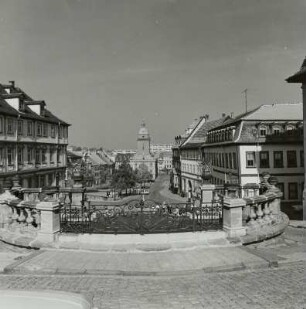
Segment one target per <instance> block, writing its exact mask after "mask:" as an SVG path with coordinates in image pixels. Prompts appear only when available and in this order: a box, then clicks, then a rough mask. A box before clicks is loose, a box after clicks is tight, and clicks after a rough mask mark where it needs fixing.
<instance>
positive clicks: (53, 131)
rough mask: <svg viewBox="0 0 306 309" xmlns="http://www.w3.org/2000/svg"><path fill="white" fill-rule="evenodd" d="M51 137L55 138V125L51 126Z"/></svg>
mask: <svg viewBox="0 0 306 309" xmlns="http://www.w3.org/2000/svg"><path fill="white" fill-rule="evenodd" d="M51 137H52V138H55V126H54V125H52V126H51Z"/></svg>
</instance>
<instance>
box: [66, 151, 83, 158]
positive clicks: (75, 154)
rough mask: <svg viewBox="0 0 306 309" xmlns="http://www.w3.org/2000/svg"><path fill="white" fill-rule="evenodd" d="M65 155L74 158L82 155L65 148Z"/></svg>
mask: <svg viewBox="0 0 306 309" xmlns="http://www.w3.org/2000/svg"><path fill="white" fill-rule="evenodd" d="M67 157H70V158H74V159H81V158H83V156H82V155H81V154H78V153H75V152H73V151H70V150H67Z"/></svg>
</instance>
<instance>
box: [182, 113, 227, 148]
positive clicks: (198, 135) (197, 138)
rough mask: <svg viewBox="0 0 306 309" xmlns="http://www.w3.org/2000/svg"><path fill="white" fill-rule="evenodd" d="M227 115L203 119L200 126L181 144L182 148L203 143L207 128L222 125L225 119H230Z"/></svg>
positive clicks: (199, 145)
mask: <svg viewBox="0 0 306 309" xmlns="http://www.w3.org/2000/svg"><path fill="white" fill-rule="evenodd" d="M230 119H231V118H230V117H229V116H226V117H222V118H220V119H216V120H212V121H205V122H203V123H202V124H201V125H200V126H198V127H197V128H196V129H195V130H196V131H195V132H194V134H193V136H192V137H191V138H190V139H189V140H187V142H186V143H185V144H183V146H182V148H190V147H201V146H202V144H203V143H205V141H206V137H207V133H208V131H209V130H211V129H213V128H215V127H217V126H220V125H222V124H223V123H225V122H226V121H227V120H230Z"/></svg>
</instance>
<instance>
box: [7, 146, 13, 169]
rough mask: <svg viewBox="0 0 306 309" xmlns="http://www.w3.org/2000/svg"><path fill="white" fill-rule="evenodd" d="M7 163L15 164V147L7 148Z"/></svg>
mask: <svg viewBox="0 0 306 309" xmlns="http://www.w3.org/2000/svg"><path fill="white" fill-rule="evenodd" d="M7 164H8V165H14V149H13V148H10V147H9V148H7Z"/></svg>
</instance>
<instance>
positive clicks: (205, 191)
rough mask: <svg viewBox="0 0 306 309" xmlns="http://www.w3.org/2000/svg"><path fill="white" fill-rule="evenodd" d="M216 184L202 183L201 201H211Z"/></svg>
mask: <svg viewBox="0 0 306 309" xmlns="http://www.w3.org/2000/svg"><path fill="white" fill-rule="evenodd" d="M215 189H216V186H215V185H213V184H204V185H202V186H201V202H202V203H211V202H212V200H213V199H214V190H215Z"/></svg>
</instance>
